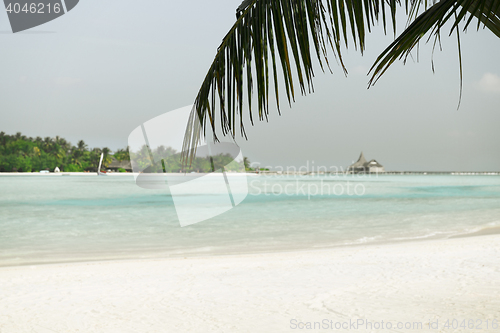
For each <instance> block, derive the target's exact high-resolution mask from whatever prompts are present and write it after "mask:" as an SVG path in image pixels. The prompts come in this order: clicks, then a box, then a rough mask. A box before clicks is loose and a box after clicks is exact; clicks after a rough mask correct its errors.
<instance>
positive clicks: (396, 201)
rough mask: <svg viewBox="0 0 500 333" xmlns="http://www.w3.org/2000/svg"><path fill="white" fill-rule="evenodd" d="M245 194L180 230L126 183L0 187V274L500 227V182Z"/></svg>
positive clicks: (354, 180)
mask: <svg viewBox="0 0 500 333" xmlns="http://www.w3.org/2000/svg"><path fill="white" fill-rule="evenodd" d="M248 182H249V190H250V192H249V194H248V196H247V197H246V199H245V200H244V201H243V202H242V203H241V204H240V205H238V206H236V207H235V208H233V209H232V210H230V211H228V212H226V213H224V214H222V215H219V216H217V217H214V218H212V219H210V220H206V221H203V222H200V223H197V224H194V225H190V226H187V227H181V226H180V225H179V221H178V219H177V216H176V211H175V209H174V205H173V200H172V197H171V195H170V193H169V191H168V190H147V189H142V188H140V187H138V186H136V185H135V183H134V179H133V177H132V176H131V175H126V176H109V177H97V176H73V175H72V176H69V177H62V176H51V175H47V176H0V266H6V265H21V264H38V263H49V262H68V261H69V262H71V261H81V260H108V259H122V258H152V257H171V256H180V257H186V256H200V255H202V256H203V255H215V254H233V253H249V252H268V251H287V250H296V249H313V248H325V247H333V246H349V245H354V244H369V243H378V242H393V241H407V240H415V239H426V238H446V237H449V236H451V235H456V234H463V233H469V232H473V231H477V230H479V229H482V228H488V227H495V226H500V176H485V175H476V176H453V175H442V176H441V175H440V176H436V175H426V176H424V175H413V176H412V175H379V176H370V177H369V176H364V177H359V176H355V175H350V176H329V175H323V176H300V177H299V176H252V177H249V178H248ZM287 185H288V186H287ZM327 188H330V189H332V191H327V190H326V189H327ZM284 189H286V193H285V191H284ZM317 189H323V191H321V190H320V191H318V190H317ZM333 189H335V191H333ZM342 189H343V190H344V191H343V192H341V190H342ZM349 190H350V192H349ZM355 190H356V191H355ZM322 192H323V193H322ZM328 192H330V193H328Z"/></svg>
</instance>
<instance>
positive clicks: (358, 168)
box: [347, 152, 385, 173]
mask: <svg viewBox="0 0 500 333" xmlns="http://www.w3.org/2000/svg"><path fill="white" fill-rule="evenodd" d="M347 171H348V172H351V173H362V172H364V173H380V172H385V169H384V166H383V165H382V164H380V163H379V162H377V160H371V161H369V162H367V161H366V159H365V156H364V155H363V152H361V155H359V158H358V160H357V161H356V163H354V164H352V165H351V166H350V167H349V168H347Z"/></svg>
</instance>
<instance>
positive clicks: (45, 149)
mask: <svg viewBox="0 0 500 333" xmlns="http://www.w3.org/2000/svg"><path fill="white" fill-rule="evenodd" d="M151 153H152V154H153V155H159V156H162V159H163V160H164V163H163V164H155V165H153V166H152V167H151V168H149V170H148V171H147V172H211V171H213V170H217V169H220V168H221V167H225V169H226V171H243V170H246V171H255V170H254V169H252V168H250V161H249V160H248V158H246V157H245V158H244V161H243V162H242V163H237V162H235V161H233V158H232V157H231V156H230V155H229V154H219V155H216V156H212V157H211V158H209V157H196V158H194V159H193V160H192V161H191V163H190V165H189V166H188V167H185V166H184V167H183V166H182V165H181V163H180V161H179V154H178V152H177V151H176V150H175V149H173V148H171V147H164V146H160V147H158V148H157V149H155V150H154V151H152V152H151ZM101 154H104V158H103V166H104V168H106V169H111V170H113V171H117V172H130V171H132V167H131V164H130V152H129V149H128V147H127V148H124V149H118V150H116V151H115V152H114V153H113V152H112V151H111V149H109V148H107V147H103V148H92V149H89V148H88V146H87V144H86V143H85V142H84V141H83V140H80V141H78V143H77V144H76V146H74V145H72V144H71V143H70V142H69V141H67V140H66V139H64V138H61V137H59V136H56V137H54V138H51V137H46V138H43V139H42V138H41V137H36V138H32V137H27V136H25V135H23V134H22V133H20V132H18V133H16V134H15V135H7V134H5V133H4V132H0V172H40V171H44V170H47V171H50V172H53V171H54V170H58V171H61V172H97V168H98V166H99V159H100V157H101ZM132 156H133V157H134V161H135V162H136V163H138V164H141V163H142V164H147V163H149V161H150V160H149V158H150V155H149V152H148V151H147V148H146V147H145V146H144V147H142V148H141V149H140V150H139V151H137V152H135V153H132ZM263 170H264V169H263Z"/></svg>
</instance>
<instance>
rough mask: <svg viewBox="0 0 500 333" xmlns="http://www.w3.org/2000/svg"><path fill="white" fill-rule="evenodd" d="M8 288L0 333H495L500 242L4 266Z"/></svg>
mask: <svg viewBox="0 0 500 333" xmlns="http://www.w3.org/2000/svg"><path fill="white" fill-rule="evenodd" d="M0 286H1V288H0V332H2V333H22V332H65V333H70V332H122V333H125V332H290V331H343V332H380V331H387V332H413V331H422V332H427V331H432V332H470V331H471V330H470V329H468V328H463V327H458V325H461V324H462V323H463V320H465V323H467V324H468V325H471V324H472V325H475V327H477V326H479V325H480V324H481V325H482V330H480V331H482V332H495V331H500V328H497V329H494V328H492V325H494V323H495V321H494V320H500V235H486V236H477V237H467V238H456V239H446V240H429V241H420V242H410V243H397V244H385V245H371V246H353V247H340V248H333V249H327V250H316V251H301V252H286V253H270V254H253V255H234V256H216V257H204V258H187V259H155V260H142V261H141V260H129V261H108V262H91V263H71V264H50V265H38V266H21V267H3V268H0ZM447 320H450V322H449V325H452V324H453V320H456V321H455V322H454V325H455V326H456V329H453V328H452V327H451V326H450V327H449V328H445V325H446V321H447ZM382 321H383V323H382ZM429 321H430V322H431V325H433V326H431V328H429ZM367 322H370V323H371V324H368V323H367ZM389 322H390V323H391V324H390V326H391V327H392V329H388V328H387V327H388V323H389ZM419 322H421V323H422V327H421V328H419V324H418V323H419ZM315 323H316V324H315ZM408 323H411V325H412V328H409V327H410V326H409V325H410V324H408ZM436 324H438V325H439V326H436ZM314 325H316V326H314ZM318 325H321V326H318ZM335 325H337V329H335ZM339 325H341V326H342V327H343V328H341V326H339ZM355 325H357V326H355ZM370 325H371V326H370ZM377 325H384V329H381V328H380V326H378V327H379V328H380V329H376V328H377ZM397 325H400V326H399V328H396V327H397ZM401 325H403V326H401ZM415 325H416V326H415ZM487 325H489V327H490V329H486V326H487ZM404 326H406V328H404ZM315 327H316V329H314V328H315ZM308 328H311V329H308Z"/></svg>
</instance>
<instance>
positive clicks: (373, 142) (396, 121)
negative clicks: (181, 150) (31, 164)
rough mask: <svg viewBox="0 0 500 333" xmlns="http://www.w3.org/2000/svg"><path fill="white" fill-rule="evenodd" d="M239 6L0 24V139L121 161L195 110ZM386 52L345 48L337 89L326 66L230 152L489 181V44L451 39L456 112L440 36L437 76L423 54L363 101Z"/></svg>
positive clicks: (108, 11) (376, 40)
mask: <svg viewBox="0 0 500 333" xmlns="http://www.w3.org/2000/svg"><path fill="white" fill-rule="evenodd" d="M239 4H240V0H233V1H229V0H224V1H198V0H194V1H190V2H171V1H159V0H158V1H148V2H137V1H129V0H107V1H97V0H81V1H80V3H79V4H78V6H77V7H75V8H74V9H73V10H72V11H71V12H69V13H68V14H66V15H64V16H62V17H60V18H58V19H56V20H54V21H52V22H49V23H47V24H44V25H42V26H39V27H36V28H34V29H31V30H28V31H26V32H24V33H17V34H12V33H11V31H10V26H9V23H8V18H7V15H6V13H5V11H0V32H1V33H0V39H1V44H2V52H1V53H0V54H1V57H2V62H1V64H0V66H1V73H2V75H1V76H0V87H1V92H2V96H1V97H2V98H1V99H0V131H4V132H6V133H8V134H14V133H16V132H22V133H23V134H25V135H28V136H33V137H35V136H41V137H46V136H51V137H54V136H56V135H59V136H61V137H64V138H67V139H69V140H70V141H71V142H72V143H73V144H76V142H77V141H78V140H79V139H83V140H85V142H87V143H88V144H89V146H90V147H103V146H108V147H110V148H111V149H117V148H122V147H126V146H127V138H128V135H129V133H130V132H131V131H132V130H133V129H134V128H136V127H137V126H139V125H140V124H141V123H143V122H145V121H147V120H149V119H151V118H153V117H155V116H158V115H160V114H163V113H165V112H168V111H171V110H174V109H177V108H180V107H183V106H186V105H189V104H192V103H193V101H194V98H195V96H196V94H197V91H198V89H199V87H200V85H201V82H202V80H203V78H204V76H205V74H206V72H207V70H208V68H209V66H210V64H211V62H212V60H213V56H214V55H215V52H216V49H217V47H218V46H219V44H220V42H221V39H222V38H223V37H224V35H225V34H226V32H227V31H228V30H229V28H230V27H231V25H232V24H233V23H234V20H235V15H234V12H235V8H236V7H237V6H238V5H239ZM392 38H393V37H392V36H391V35H389V36H385V35H384V34H383V29H382V28H379V29H376V31H374V32H373V33H372V34H370V35H369V36H367V52H366V53H365V55H364V56H363V57H361V55H360V54H359V53H358V52H356V51H355V50H354V49H353V48H350V49H349V51H348V52H346V53H345V56H346V61H345V62H346V65H347V67H348V70H349V75H348V77H347V78H346V77H345V76H344V75H343V74H342V71H341V69H340V68H339V67H338V66H336V65H335V64H333V66H332V69H333V71H334V74H333V75H332V74H329V73H322V72H321V70H320V69H319V67H318V66H316V78H315V81H314V84H315V93H314V94H312V95H308V96H306V97H302V96H300V95H298V96H297V98H296V103H295V104H293V105H292V108H291V109H289V108H288V107H285V106H284V107H282V116H281V117H280V116H278V115H277V112H276V108H273V109H272V110H271V117H270V121H269V122H268V123H266V122H261V123H257V124H256V125H255V126H254V127H247V134H248V137H249V141H244V140H241V139H239V141H238V143H239V144H240V146H241V147H242V150H243V152H244V155H245V156H248V157H249V158H250V160H251V161H258V162H260V163H261V165H262V166H264V165H269V166H286V165H295V166H301V165H305V164H306V163H307V161H309V163H310V164H311V163H312V161H314V164H315V165H316V166H318V165H324V166H327V167H330V166H344V167H345V166H348V165H349V164H351V163H352V162H353V161H355V160H356V159H357V158H358V156H359V153H360V152H361V151H363V152H364V154H365V156H366V158H367V159H372V158H375V159H377V160H378V161H379V162H380V163H381V164H383V165H384V166H385V167H386V169H388V170H471V171H475V170H477V171H479V170H499V169H500V149H499V143H500V130H499V129H498V127H499V125H500V107H499V106H500V63H499V61H498V55H499V54H500V40H499V39H498V38H497V37H495V36H494V35H493V34H492V33H491V32H489V31H488V30H482V29H481V30H480V31H479V32H477V31H475V29H474V28H473V29H470V31H469V32H468V33H467V34H462V50H463V65H464V81H463V84H464V86H463V97H462V103H461V107H460V109H459V110H457V104H458V101H459V70H458V55H457V45H456V37H455V36H451V37H447V36H446V34H445V35H444V36H443V48H444V50H443V51H442V52H439V51H437V52H436V53H435V55H434V61H435V67H436V72H435V73H434V74H433V73H432V69H431V62H430V56H431V51H432V45H422V46H421V48H420V55H419V62H413V61H411V60H410V61H409V62H408V63H407V64H406V65H403V64H402V63H397V64H396V65H395V66H393V67H392V68H391V69H390V70H389V71H388V72H387V73H386V75H384V76H383V77H382V79H381V80H380V81H379V82H378V83H377V85H376V86H375V87H372V88H370V89H369V90H367V89H366V86H367V82H368V78H367V77H366V73H367V71H368V69H369V67H370V66H371V64H372V63H373V61H374V60H375V58H376V56H377V55H378V53H380V52H381V51H382V50H383V49H384V48H385V47H386V46H387V45H388V44H389V43H390V42H391V40H392ZM332 59H333V57H332ZM332 63H333V60H332ZM282 97H283V100H282V105H285V104H286V103H284V102H285V99H284V98H285V96H284V95H283V96H282Z"/></svg>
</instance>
